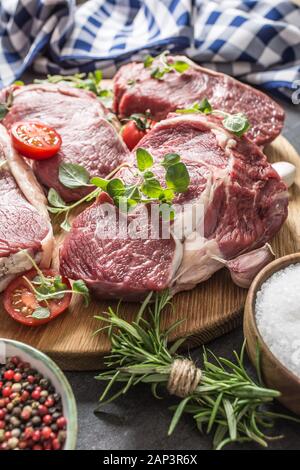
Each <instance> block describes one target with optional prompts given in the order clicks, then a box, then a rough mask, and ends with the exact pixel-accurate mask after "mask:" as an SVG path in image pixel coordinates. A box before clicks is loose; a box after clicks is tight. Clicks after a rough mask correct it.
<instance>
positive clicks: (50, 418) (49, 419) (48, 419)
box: [43, 415, 52, 424]
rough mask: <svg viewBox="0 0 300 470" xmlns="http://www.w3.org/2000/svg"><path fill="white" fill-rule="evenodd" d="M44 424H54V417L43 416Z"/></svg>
mask: <svg viewBox="0 0 300 470" xmlns="http://www.w3.org/2000/svg"><path fill="white" fill-rule="evenodd" d="M43 423H44V424H51V423H52V416H51V415H45V416H43Z"/></svg>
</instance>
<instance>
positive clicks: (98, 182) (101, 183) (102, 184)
mask: <svg viewBox="0 0 300 470" xmlns="http://www.w3.org/2000/svg"><path fill="white" fill-rule="evenodd" d="M90 183H91V184H93V185H94V186H97V188H101V189H102V190H103V191H106V190H107V185H108V180H106V179H104V178H100V177H99V176H94V177H93V178H91V180H90Z"/></svg>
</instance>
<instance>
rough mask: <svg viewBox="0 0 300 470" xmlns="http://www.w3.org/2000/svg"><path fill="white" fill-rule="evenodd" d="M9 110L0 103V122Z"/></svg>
mask: <svg viewBox="0 0 300 470" xmlns="http://www.w3.org/2000/svg"><path fill="white" fill-rule="evenodd" d="M8 111H9V109H8V107H7V105H6V104H5V103H0V121H2V119H4V118H5V116H6V115H7V113H8Z"/></svg>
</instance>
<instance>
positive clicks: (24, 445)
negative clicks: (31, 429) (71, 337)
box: [18, 441, 28, 449]
mask: <svg viewBox="0 0 300 470" xmlns="http://www.w3.org/2000/svg"><path fill="white" fill-rule="evenodd" d="M27 445H28V444H27V441H19V444H18V446H19V449H26V447H27Z"/></svg>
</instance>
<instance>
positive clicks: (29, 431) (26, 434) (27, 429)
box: [24, 426, 33, 440]
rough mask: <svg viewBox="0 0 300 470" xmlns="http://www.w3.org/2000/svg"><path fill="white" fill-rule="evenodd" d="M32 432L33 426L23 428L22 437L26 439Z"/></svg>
mask: <svg viewBox="0 0 300 470" xmlns="http://www.w3.org/2000/svg"><path fill="white" fill-rule="evenodd" d="M32 434H33V428H32V427H31V426H30V427H28V428H25V430H24V438H25V439H26V440H28V439H30V438H31V437H32Z"/></svg>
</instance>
